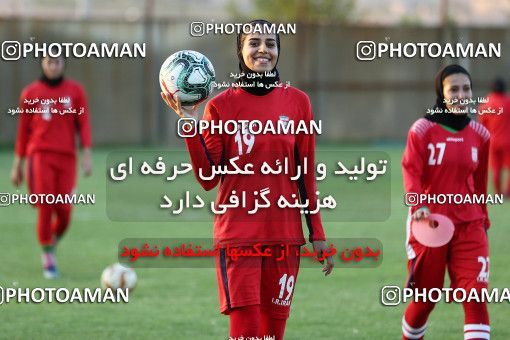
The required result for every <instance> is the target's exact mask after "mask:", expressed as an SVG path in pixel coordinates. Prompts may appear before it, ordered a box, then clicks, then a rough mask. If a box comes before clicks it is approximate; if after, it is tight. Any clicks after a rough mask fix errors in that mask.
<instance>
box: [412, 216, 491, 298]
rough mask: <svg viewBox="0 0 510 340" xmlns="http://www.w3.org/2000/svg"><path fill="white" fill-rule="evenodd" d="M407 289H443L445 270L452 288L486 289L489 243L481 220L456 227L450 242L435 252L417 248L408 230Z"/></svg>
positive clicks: (421, 247) (418, 244)
mask: <svg viewBox="0 0 510 340" xmlns="http://www.w3.org/2000/svg"><path fill="white" fill-rule="evenodd" d="M408 238H409V239H408V243H407V254H408V258H409V261H408V270H409V277H408V280H407V287H409V288H443V284H444V274H445V271H446V268H448V274H449V276H450V281H451V288H453V289H455V288H463V289H464V290H466V291H467V290H470V289H471V288H475V289H480V288H487V286H488V282H489V243H488V238H487V232H486V230H485V226H484V223H483V220H479V221H472V222H466V223H458V224H456V225H455V232H454V234H453V238H452V239H451V241H450V242H449V243H448V244H446V245H444V246H442V247H438V248H429V247H425V246H423V245H422V244H420V243H419V242H418V241H416V239H415V238H414V236H413V235H412V232H411V233H409V229H408Z"/></svg>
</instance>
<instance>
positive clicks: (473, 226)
mask: <svg viewBox="0 0 510 340" xmlns="http://www.w3.org/2000/svg"><path fill="white" fill-rule="evenodd" d="M436 95H437V99H436V105H435V109H439V110H438V111H443V112H442V113H434V114H429V115H426V116H425V117H424V118H420V119H418V120H417V121H416V122H415V123H414V124H413V125H412V127H411V129H410V130H409V135H408V137H407V145H406V148H405V152H404V156H403V159H402V169H403V175H404V187H405V191H406V193H417V194H428V195H434V194H461V195H463V196H464V195H473V194H477V195H486V194H487V168H488V155H489V138H490V135H489V132H488V131H487V129H485V127H483V126H482V125H481V124H479V123H477V122H475V121H473V120H471V119H470V118H469V117H468V115H467V114H466V112H467V109H468V107H467V106H466V105H465V104H464V103H465V102H466V100H467V99H470V98H471V96H472V84H471V77H470V75H469V73H468V72H467V71H466V70H465V69H464V68H463V67H461V66H459V65H449V66H446V67H444V68H443V69H441V70H440V71H439V73H438V74H437V76H436ZM445 102H446V104H445ZM461 102H464V103H462V104H461ZM429 202H433V203H434V201H429ZM429 213H439V214H443V215H446V216H447V217H449V218H450V219H451V220H452V222H453V223H454V225H455V232H454V235H453V238H452V239H451V241H450V242H449V243H448V244H446V245H444V246H442V247H438V248H429V247H426V246H424V245H422V244H420V243H419V242H418V241H417V240H416V239H415V237H414V235H413V233H412V231H411V228H410V225H411V222H412V220H413V219H414V220H420V219H423V218H425V219H426V218H427V217H428V216H429ZM489 225H490V222H489V217H488V215H487V206H486V205H485V204H468V203H463V204H436V203H434V204H428V205H423V206H420V205H418V206H414V207H411V208H410V213H409V217H408V221H407V242H406V250H407V255H408V258H409V261H408V270H409V277H408V280H407V287H408V288H413V289H427V290H430V289H432V288H440V289H441V288H443V284H444V276H445V271H446V268H448V273H449V276H450V281H451V288H453V289H456V288H459V289H464V290H465V291H466V293H467V294H469V292H470V291H471V290H472V289H476V290H477V291H478V292H479V293H480V291H481V290H482V289H483V288H485V289H486V288H487V285H488V280H489V249H488V241H487V229H488V228H489ZM463 307H464V315H465V318H464V338H465V339H489V337H490V327H489V315H488V312H487V305H486V303H482V302H480V303H478V302H473V301H470V302H468V301H466V302H463ZM433 308H434V303H432V302H430V301H427V302H425V301H420V302H415V301H412V302H411V303H409V305H408V306H407V308H406V310H405V313H404V317H403V319H402V332H403V338H404V339H422V338H423V337H424V334H425V331H426V328H427V319H428V316H429V314H430V312H431V311H432V309H433Z"/></svg>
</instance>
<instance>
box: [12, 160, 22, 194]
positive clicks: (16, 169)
mask: <svg viewBox="0 0 510 340" xmlns="http://www.w3.org/2000/svg"><path fill="white" fill-rule="evenodd" d="M23 161H24V158H23V157H21V156H19V155H14V160H13V162H12V169H11V182H12V184H14V186H16V187H19V186H20V184H21V182H22V181H23Z"/></svg>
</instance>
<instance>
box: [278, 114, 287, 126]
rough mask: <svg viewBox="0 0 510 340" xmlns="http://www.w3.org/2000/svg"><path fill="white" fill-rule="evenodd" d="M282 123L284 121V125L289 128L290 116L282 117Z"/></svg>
mask: <svg viewBox="0 0 510 340" xmlns="http://www.w3.org/2000/svg"><path fill="white" fill-rule="evenodd" d="M280 121H282V122H283V123H282V125H283V126H284V127H287V125H289V117H288V116H280Z"/></svg>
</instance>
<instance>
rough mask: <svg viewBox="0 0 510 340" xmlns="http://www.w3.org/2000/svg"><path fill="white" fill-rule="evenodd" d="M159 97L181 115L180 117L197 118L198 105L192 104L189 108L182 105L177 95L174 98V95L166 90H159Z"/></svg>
mask: <svg viewBox="0 0 510 340" xmlns="http://www.w3.org/2000/svg"><path fill="white" fill-rule="evenodd" d="M161 98H163V101H164V102H165V103H166V105H168V107H169V108H171V109H172V110H174V111H175V113H176V114H177V115H178V116H179V117H181V118H195V119H198V113H197V109H198V105H199V104H197V105H194V106H193V107H191V108H188V107H183V106H182V105H181V100H180V99H179V97H178V96H177V98H176V99H174V97H173V96H172V95H171V94H169V93H166V92H161Z"/></svg>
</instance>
